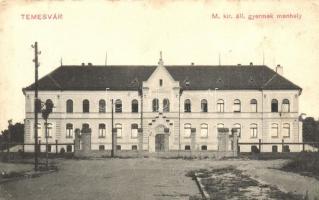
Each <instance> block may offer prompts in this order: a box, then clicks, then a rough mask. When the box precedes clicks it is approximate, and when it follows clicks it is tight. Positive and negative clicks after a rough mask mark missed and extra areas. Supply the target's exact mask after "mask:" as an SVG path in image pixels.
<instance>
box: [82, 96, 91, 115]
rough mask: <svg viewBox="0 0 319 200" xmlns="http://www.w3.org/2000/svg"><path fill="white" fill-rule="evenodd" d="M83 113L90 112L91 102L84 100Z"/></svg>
mask: <svg viewBox="0 0 319 200" xmlns="http://www.w3.org/2000/svg"><path fill="white" fill-rule="evenodd" d="M83 112H84V113H88V112H90V102H89V100H87V99H85V100H83Z"/></svg>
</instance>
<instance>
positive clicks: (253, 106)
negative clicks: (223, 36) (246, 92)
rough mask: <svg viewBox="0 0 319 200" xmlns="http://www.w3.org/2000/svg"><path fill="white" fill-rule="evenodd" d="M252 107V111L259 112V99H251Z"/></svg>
mask: <svg viewBox="0 0 319 200" xmlns="http://www.w3.org/2000/svg"><path fill="white" fill-rule="evenodd" d="M250 109H251V112H257V100H256V99H252V100H250Z"/></svg>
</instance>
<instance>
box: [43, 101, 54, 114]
mask: <svg viewBox="0 0 319 200" xmlns="http://www.w3.org/2000/svg"><path fill="white" fill-rule="evenodd" d="M45 104H46V105H47V104H51V105H52V111H51V112H53V108H54V104H53V101H52V100H51V99H47V100H46V101H45Z"/></svg>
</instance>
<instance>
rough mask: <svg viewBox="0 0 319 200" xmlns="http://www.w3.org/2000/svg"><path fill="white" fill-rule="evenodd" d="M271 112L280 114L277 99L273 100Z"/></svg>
mask: <svg viewBox="0 0 319 200" xmlns="http://www.w3.org/2000/svg"><path fill="white" fill-rule="evenodd" d="M271 112H278V101H277V99H273V100H271Z"/></svg>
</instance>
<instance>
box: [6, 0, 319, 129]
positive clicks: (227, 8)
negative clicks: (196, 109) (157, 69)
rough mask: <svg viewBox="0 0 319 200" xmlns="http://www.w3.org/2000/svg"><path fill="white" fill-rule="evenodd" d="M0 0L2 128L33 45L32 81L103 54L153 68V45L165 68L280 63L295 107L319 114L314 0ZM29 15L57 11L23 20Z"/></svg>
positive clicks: (19, 109)
mask: <svg viewBox="0 0 319 200" xmlns="http://www.w3.org/2000/svg"><path fill="white" fill-rule="evenodd" d="M0 2H1V4H0V69H1V70H0V130H3V129H5V128H6V127H7V125H8V120H9V119H12V120H13V122H14V123H16V122H23V119H24V117H25V108H24V106H25V101H24V95H23V93H22V88H24V87H26V86H28V85H30V84H31V83H33V81H34V63H33V62H32V59H33V57H34V50H33V49H32V47H31V44H33V43H34V42H35V41H37V42H38V45H39V50H40V51H41V54H40V55H39V62H40V68H39V76H40V78H41V77H43V76H44V75H46V74H48V73H49V72H51V71H53V70H54V69H56V68H57V67H59V66H60V63H61V60H62V63H63V65H80V64H81V63H82V62H84V63H89V62H91V63H93V64H94V65H104V64H105V60H106V52H107V64H108V65H118V64H119V65H120V64H125V65H130V64H131V65H139V64H141V65H156V64H157V62H158V59H159V52H160V51H162V52H163V60H164V65H165V64H167V65H188V64H190V63H192V62H193V63H195V65H196V64H203V65H218V64H219V62H221V64H222V65H237V64H239V63H240V64H242V65H245V64H249V63H250V62H253V63H254V64H256V65H258V64H263V63H264V64H265V65H267V66H269V67H270V68H275V66H276V65H277V64H280V65H282V66H283V69H284V76H285V77H286V78H288V79H289V80H291V81H292V82H294V83H295V84H297V85H299V86H300V87H302V88H303V91H302V95H301V98H300V109H299V111H300V113H306V114H307V116H313V117H315V118H316V119H318V117H319V106H318V99H319V89H318V88H317V87H318V86H319V84H318V83H319V81H318V79H317V77H318V74H319V73H318V72H319V69H318V68H319V56H318V55H319V48H318V47H319V34H318V33H319V2H318V1H286V0H281V1H275V0H273V1H272V0H269V1H253V0H247V1H235V0H228V1H217V0H216V1H208V0H206V1H199V0H198V1H172V0H171V1H169V0H161V1H160V0H158V1H156V0H155V1H116V0H113V1H106V0H95V1H89V0H86V1H85V0H82V1H81V0H73V1H54V0H53V1H52V0H51V1H49V0H42V1H41V0H37V1H30V0H20V1H18V0H13V1H4V0H0ZM31 14H32V15H35V14H40V15H41V16H43V15H54V14H56V15H57V16H62V17H61V18H60V19H50V20H48V19H47V20H43V19H41V20H39V19H30V17H29V19H27V17H26V16H27V15H31ZM216 14H217V15H218V16H219V18H213V17H212V16H213V15H215V16H216ZM237 14H238V15H240V14H242V15H243V16H244V17H245V18H236V15H237ZM224 15H225V16H226V15H231V16H232V18H224ZM255 15H257V17H259V18H256V19H254V20H249V18H251V16H255ZM277 15H281V16H282V15H285V16H288V17H290V18H277ZM265 16H268V18H265ZM269 16H272V17H273V18H269ZM293 17H296V18H293ZM219 58H220V59H219Z"/></svg>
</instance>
